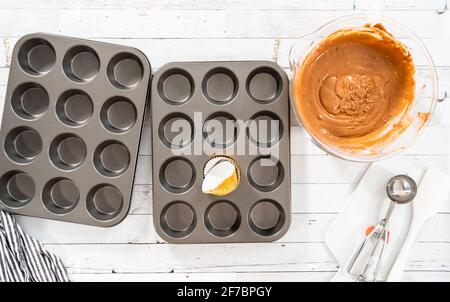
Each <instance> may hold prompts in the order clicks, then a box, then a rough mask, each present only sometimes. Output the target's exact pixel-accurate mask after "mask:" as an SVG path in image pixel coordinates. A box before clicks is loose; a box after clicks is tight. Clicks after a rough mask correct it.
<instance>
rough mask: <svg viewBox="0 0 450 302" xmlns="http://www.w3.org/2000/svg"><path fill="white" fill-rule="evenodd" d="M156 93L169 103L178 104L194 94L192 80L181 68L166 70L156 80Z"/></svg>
mask: <svg viewBox="0 0 450 302" xmlns="http://www.w3.org/2000/svg"><path fill="white" fill-rule="evenodd" d="M157 88H158V94H159V95H160V97H161V98H162V99H163V100H164V101H165V102H166V103H169V104H171V105H180V104H183V103H186V102H187V101H189V99H190V98H191V97H192V95H193V94H194V80H193V79H192V77H191V75H190V74H189V73H188V72H186V71H185V70H182V69H178V68H176V69H171V70H168V71H166V72H165V73H164V74H163V75H162V76H161V77H160V78H159V81H158V85H157Z"/></svg>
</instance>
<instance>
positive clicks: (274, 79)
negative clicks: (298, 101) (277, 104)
mask: <svg viewBox="0 0 450 302" xmlns="http://www.w3.org/2000/svg"><path fill="white" fill-rule="evenodd" d="M281 83H282V80H281V76H280V74H279V73H278V72H277V71H276V70H274V69H272V68H269V67H261V68H258V69H256V70H254V71H253V72H251V73H250V75H249V77H248V79H247V83H246V88H247V94H248V95H249V96H250V98H251V99H252V100H254V101H255V102H258V103H262V104H264V103H266V104H267V103H270V102H273V101H275V100H276V99H277V98H278V97H279V96H280V94H281V91H282V90H283V88H282V84H281Z"/></svg>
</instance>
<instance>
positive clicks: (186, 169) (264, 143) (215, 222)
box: [151, 61, 290, 243]
mask: <svg viewBox="0 0 450 302" xmlns="http://www.w3.org/2000/svg"><path fill="white" fill-rule="evenodd" d="M151 108H152V110H151V113H152V142H153V144H152V146H153V153H152V154H153V155H154V156H153V213H154V215H153V219H154V225H155V229H156V231H157V232H158V234H159V235H160V236H161V237H162V238H163V239H165V240H166V241H168V242H172V243H220V242H267V241H274V240H276V239H278V238H280V237H281V236H283V235H284V234H285V233H286V232H287V230H288V228H289V225H290V170H289V169H290V163H289V100H288V79H287V76H286V74H285V73H284V71H283V70H282V69H281V68H280V67H279V66H278V65H276V64H274V63H272V62H266V61H247V62H181V63H170V64H167V65H165V66H163V67H162V68H161V69H160V70H158V72H157V73H156V74H155V76H154V78H153V81H152V94H151ZM199 112H201V120H200V119H199V117H198V116H197V115H198V113H199ZM195 113H197V114H195ZM253 120H256V121H266V122H262V123H260V124H257V125H256V124H254V123H251V121H253ZM271 120H278V121H280V127H279V129H271V127H270V126H271V124H270V121H271ZM227 121H243V123H237V124H230V123H227ZM215 125H225V126H226V128H227V130H226V133H221V132H220V131H213V132H211V131H210V130H211V128H213V127H214V126H215ZM259 125H263V126H261V127H259ZM264 125H267V126H264ZM180 128H184V129H187V131H185V132H183V133H180V132H179V129H180ZM275 130H277V131H278V133H279V134H280V137H279V139H277V136H276V135H274V134H276V131H275ZM227 133H228V134H229V133H233V134H234V135H232V136H231V137H228V136H229V135H228V136H227V135H226V134H227ZM261 134H264V135H266V137H267V139H262V138H263V137H264V135H261ZM242 141H243V142H244V145H245V150H247V151H248V150H250V149H252V150H256V151H257V152H243V154H239V153H237V152H236V151H237V147H236V145H237V144H238V143H242ZM194 145H195V146H197V147H198V146H200V150H201V152H200V154H197V153H193V151H194V148H195V147H193V146H194ZM203 146H204V147H205V148H203ZM258 147H259V148H258ZM275 148H278V150H279V151H278V153H275V154H272V155H271V153H270V151H271V150H272V151H273V150H274V149H275ZM187 150H189V151H190V152H191V153H189V152H187ZM214 155H227V156H229V157H231V158H232V159H234V160H235V161H236V162H237V163H238V165H239V168H240V170H241V182H240V185H239V187H238V188H237V189H236V190H235V191H234V192H232V193H231V194H229V195H226V196H211V195H206V194H204V193H202V191H201V186H202V181H203V168H204V165H205V164H206V162H207V161H208V159H210V158H211V157H212V156H214ZM274 155H276V157H275V156H274ZM278 159H279V160H278ZM270 163H272V164H270Z"/></svg>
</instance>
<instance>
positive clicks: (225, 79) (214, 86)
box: [202, 67, 238, 105]
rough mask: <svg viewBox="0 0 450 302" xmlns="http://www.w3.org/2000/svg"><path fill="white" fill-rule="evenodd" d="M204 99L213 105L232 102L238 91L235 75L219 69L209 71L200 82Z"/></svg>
mask: <svg viewBox="0 0 450 302" xmlns="http://www.w3.org/2000/svg"><path fill="white" fill-rule="evenodd" d="M202 90H203V94H204V95H205V97H206V98H207V99H208V100H209V101H210V102H212V103H214V104H218V105H221V104H226V103H228V102H230V101H232V100H233V99H234V98H235V96H236V94H237V91H238V80H237V78H236V75H235V74H234V73H233V72H232V71H231V70H229V69H227V68H223V67H219V68H215V69H213V70H211V71H209V72H208V73H207V74H206V76H205V78H204V79H203V82H202Z"/></svg>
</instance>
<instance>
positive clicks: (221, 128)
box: [203, 112, 238, 149]
mask: <svg viewBox="0 0 450 302" xmlns="http://www.w3.org/2000/svg"><path fill="white" fill-rule="evenodd" d="M237 137H238V126H237V123H236V119H235V118H234V116H232V115H231V114H229V113H226V112H217V113H214V114H212V115H211V116H209V117H208V118H207V119H206V121H205V123H204V124H203V138H204V139H205V141H206V142H207V143H208V144H209V145H211V146H212V147H214V148H219V149H224V148H227V147H230V146H231V145H233V144H234V143H235V142H236V140H237Z"/></svg>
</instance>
